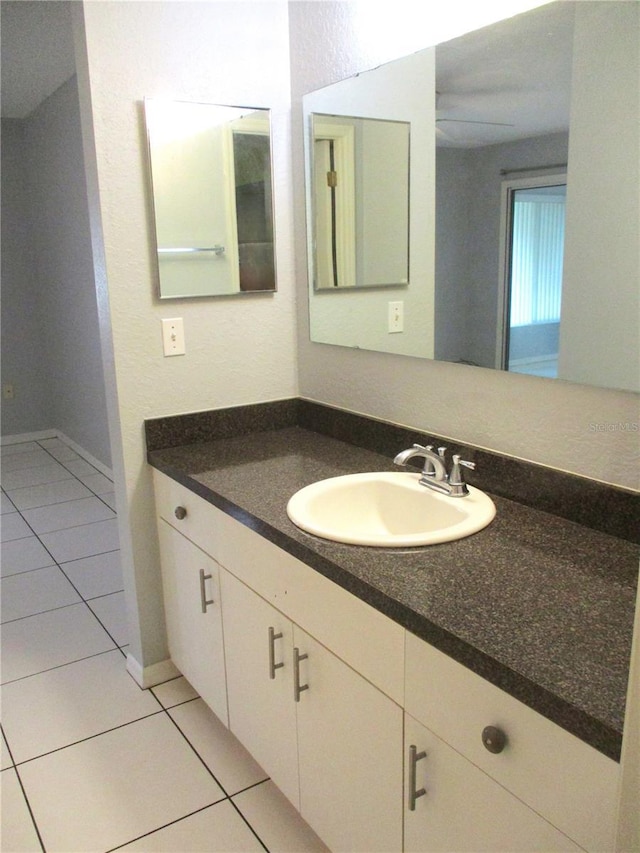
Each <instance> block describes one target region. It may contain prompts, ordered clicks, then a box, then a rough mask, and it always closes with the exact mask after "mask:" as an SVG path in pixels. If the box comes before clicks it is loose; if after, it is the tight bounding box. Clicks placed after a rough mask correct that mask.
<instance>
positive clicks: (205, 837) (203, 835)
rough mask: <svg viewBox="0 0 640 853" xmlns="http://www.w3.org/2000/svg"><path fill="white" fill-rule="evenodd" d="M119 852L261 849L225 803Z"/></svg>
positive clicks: (205, 852) (238, 852)
mask: <svg viewBox="0 0 640 853" xmlns="http://www.w3.org/2000/svg"><path fill="white" fill-rule="evenodd" d="M121 849H122V850H136V851H139V853H140V851H145V853H176V851H185V850H188V851H189V853H253V851H258V850H259V851H264V847H263V846H262V844H260V842H259V841H258V839H257V838H256V837H255V835H254V834H253V832H252V831H251V830H250V829H249V827H248V826H247V824H246V823H245V822H244V821H243V819H242V818H241V816H240V815H239V814H238V812H237V811H236V809H234V807H233V806H232V804H231V803H230V802H229V800H225V801H224V802H222V803H217V804H216V805H215V806H210V808H208V809H203V811H200V812H197V814H194V815H191V816H190V817H187V818H184V820H180V821H178V822H177V823H172V824H171V826H167V827H166V828H165V829H160V830H158V831H157V832H152V833H151V835H147V836H145V837H144V838H141V839H139V840H138V841H134V842H133V843H132V844H127V845H126V846H125V847H123V848H121Z"/></svg>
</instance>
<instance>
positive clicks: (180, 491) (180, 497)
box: [153, 468, 220, 559]
mask: <svg viewBox="0 0 640 853" xmlns="http://www.w3.org/2000/svg"><path fill="white" fill-rule="evenodd" d="M153 485H154V489H155V497H156V511H157V513H158V515H159V516H160V518H163V519H164V520H165V521H166V522H167V523H168V524H170V525H171V526H172V527H174V528H175V529H176V530H177V531H179V532H180V533H182V534H183V536H186V537H187V538H189V539H191V541H192V542H195V543H196V545H197V546H198V547H199V548H202V550H203V551H206V552H207V554H209V555H210V556H211V557H214V558H215V559H219V557H218V552H219V543H220V533H219V530H218V527H217V525H216V521H217V519H218V517H219V516H218V514H217V513H216V509H215V507H213V506H212V505H211V504H210V503H207V501H205V500H204V498H201V497H200V496H199V495H196V494H195V493H194V492H192V491H190V490H189V489H187V488H185V487H184V486H182V485H180V483H176V481H175V480H172V479H171V478H170V477H167V476H166V474H162V473H161V472H160V471H157V470H156V469H155V468H154V469H153ZM176 510H178V515H182V512H181V511H180V510H184V513H185V514H184V517H182V518H179V517H178V515H176Z"/></svg>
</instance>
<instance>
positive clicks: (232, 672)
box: [221, 570, 300, 809]
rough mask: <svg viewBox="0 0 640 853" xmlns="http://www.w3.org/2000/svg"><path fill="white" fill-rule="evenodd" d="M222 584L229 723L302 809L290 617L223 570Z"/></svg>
mask: <svg viewBox="0 0 640 853" xmlns="http://www.w3.org/2000/svg"><path fill="white" fill-rule="evenodd" d="M221 588H222V601H223V610H224V617H223V622H224V638H225V652H226V661H227V689H228V697H229V727H230V729H231V731H232V732H233V733H234V734H235V735H236V737H237V738H238V739H239V740H240V741H242V743H243V744H244V746H245V747H246V748H247V749H248V750H249V752H250V753H251V754H252V755H253V757H254V758H255V759H256V761H257V762H258V763H259V764H260V765H261V766H262V767H263V768H264V770H265V771H266V772H267V773H268V774H269V775H270V776H271V778H272V779H273V781H274V782H275V784H276V785H277V786H278V787H279V788H280V790H281V791H282V792H283V794H285V796H286V797H287V798H288V799H289V800H290V801H291V802H292V803H293V804H294V806H295V807H296V808H297V809H299V808H300V797H299V791H298V753H297V738H296V712H295V703H294V701H293V681H292V658H291V649H292V645H293V644H292V637H293V632H292V625H291V622H289V620H288V619H286V618H285V617H284V616H283V615H282V614H281V613H279V612H278V611H277V610H275V608H273V607H271V605H270V604H267V602H266V601H264V599H262V598H260V597H259V596H258V595H256V594H255V592H253V591H252V590H250V589H249V588H248V587H247V586H245V585H244V584H243V583H241V582H240V581H239V580H237V579H236V578H234V577H233V576H232V575H230V574H229V573H228V572H226V571H224V570H223V571H222V572H221Z"/></svg>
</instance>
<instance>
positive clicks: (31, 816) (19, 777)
mask: <svg viewBox="0 0 640 853" xmlns="http://www.w3.org/2000/svg"><path fill="white" fill-rule="evenodd" d="M0 730H1V731H2V737H3V738H4V742H5V744H6V747H7V750H8V752H9V756H10V757H11V761H12V763H13V770H14V771H15V774H16V779H17V780H18V785H20V790H21V791H22V796H23V797H24V801H25V805H26V806H27V809H28V811H29V816H30V818H31V822H32V823H33V828H34V830H35V833H36V836H37V838H38V842H39V844H40V848H41V850H42V851H43V853H44V851H45V850H46V848H45V846H44V842H43V840H42V836H41V835H40V829H39V828H38V824H37V822H36V818H35V815H34V813H33V809H32V808H31V803H30V802H29V797H27V792H26V791H25V789H24V785H23V784H22V777H21V776H20V773H19V771H18V765H17V764H16V763H15V761H14V758H13V753H12V752H11V747H10V746H9V741H8V740H7V736H6V735H5V732H4V729H3V728H2V725H1V724H0ZM6 769H7V770H9V769H10V768H9V767H7V768H6ZM2 772H3V773H4V770H3V771H2Z"/></svg>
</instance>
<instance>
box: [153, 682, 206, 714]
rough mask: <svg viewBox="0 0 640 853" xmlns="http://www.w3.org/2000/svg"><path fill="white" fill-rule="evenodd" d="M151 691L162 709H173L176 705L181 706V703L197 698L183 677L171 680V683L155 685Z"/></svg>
mask: <svg viewBox="0 0 640 853" xmlns="http://www.w3.org/2000/svg"><path fill="white" fill-rule="evenodd" d="M151 689H152V690H153V693H154V694H155V696H156V698H157V699H158V701H159V702H160V703H161V705H162V707H163V708H173V707H175V706H176V705H182V703H183V702H189V701H190V700H191V699H197V698H198V694H197V692H196V691H195V690H194V689H193V687H192V686H191V685H190V684H189V682H188V681H187V679H186V678H184V677H183V676H180V677H179V678H172V679H171V681H165V682H164V683H163V684H157V685H156V686H155V687H152V688H151Z"/></svg>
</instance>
